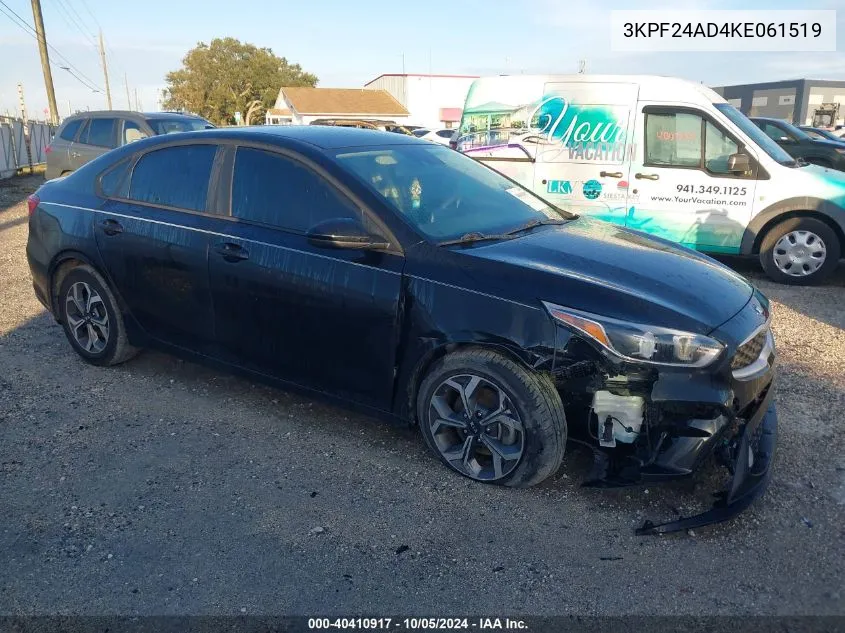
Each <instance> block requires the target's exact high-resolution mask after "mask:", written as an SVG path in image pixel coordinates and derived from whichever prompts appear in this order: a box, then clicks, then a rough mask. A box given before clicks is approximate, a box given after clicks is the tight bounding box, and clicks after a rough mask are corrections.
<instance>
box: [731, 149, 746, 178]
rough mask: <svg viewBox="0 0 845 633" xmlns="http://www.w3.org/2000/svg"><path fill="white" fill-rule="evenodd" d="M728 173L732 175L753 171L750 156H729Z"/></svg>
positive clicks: (740, 154) (738, 154)
mask: <svg viewBox="0 0 845 633" xmlns="http://www.w3.org/2000/svg"><path fill="white" fill-rule="evenodd" d="M728 171H729V172H731V173H744V172H746V171H751V159H750V158H749V157H748V154H742V153H737V154H731V155H730V156H728Z"/></svg>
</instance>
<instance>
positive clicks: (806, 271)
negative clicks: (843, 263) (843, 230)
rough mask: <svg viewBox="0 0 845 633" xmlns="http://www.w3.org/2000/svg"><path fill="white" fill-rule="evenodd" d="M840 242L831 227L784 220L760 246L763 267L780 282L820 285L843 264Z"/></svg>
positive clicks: (805, 220)
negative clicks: (840, 256) (840, 260)
mask: <svg viewBox="0 0 845 633" xmlns="http://www.w3.org/2000/svg"><path fill="white" fill-rule="evenodd" d="M839 255H840V244H839V239H838V238H837V236H836V233H834V231H833V229H831V228H830V227H829V226H828V225H827V224H825V223H824V222H822V221H821V220H816V219H815V218H808V217H796V218H789V219H788V220H784V221H783V222H781V223H780V224H777V225H775V226H774V227H772V228H771V229H770V230H769V232H768V233H766V235H765V237H764V238H763V242H762V243H761V245H760V263H761V264H762V266H763V270H765V271H766V274H767V275H768V276H769V277H771V278H772V279H774V280H775V281H777V282H780V283H783V284H793V285H811V284H816V283H819V282H821V281H822V280H824V279H825V278H826V277H828V276H829V275H830V274H831V273H832V272H833V271H834V270H835V269H836V266H837V265H838V264H839Z"/></svg>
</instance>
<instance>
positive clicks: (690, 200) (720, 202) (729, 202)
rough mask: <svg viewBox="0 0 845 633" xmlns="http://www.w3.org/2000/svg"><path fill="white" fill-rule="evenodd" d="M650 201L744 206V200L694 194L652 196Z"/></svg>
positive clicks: (745, 203)
mask: <svg viewBox="0 0 845 633" xmlns="http://www.w3.org/2000/svg"><path fill="white" fill-rule="evenodd" d="M651 201H652V202H676V203H679V204H714V205H716V206H720V207H744V206H746V205H747V204H748V203H747V202H746V201H745V200H719V199H718V198H697V197H695V196H652V197H651Z"/></svg>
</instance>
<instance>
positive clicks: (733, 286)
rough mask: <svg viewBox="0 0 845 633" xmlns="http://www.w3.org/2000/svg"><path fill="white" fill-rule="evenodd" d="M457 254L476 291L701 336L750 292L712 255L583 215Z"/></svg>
mask: <svg viewBox="0 0 845 633" xmlns="http://www.w3.org/2000/svg"><path fill="white" fill-rule="evenodd" d="M454 252H455V254H456V255H458V256H459V257H460V258H461V259H462V260H463V261H462V262H461V267H462V268H463V269H464V271H465V272H467V273H468V274H469V275H470V277H471V278H472V280H473V281H474V283H475V284H476V288H477V289H479V290H482V291H485V292H490V293H492V294H495V295H496V296H500V297H502V298H506V299H510V300H514V301H520V302H523V303H530V304H532V305H538V302H539V301H541V300H542V301H549V302H552V303H557V304H560V305H563V306H568V307H571V308H576V309H579V310H583V311H587V312H593V313H596V314H602V315H605V316H611V317H615V318H620V319H625V320H628V321H632V322H639V323H643V324H649V325H661V326H664V327H672V328H677V329H682V330H686V331H693V332H697V333H702V334H706V333H709V332H711V331H712V330H714V329H715V328H716V327H718V326H719V325H721V324H722V323H724V322H725V321H727V320H728V319H730V318H731V317H732V316H734V315H735V314H736V313H737V312H739V311H740V310H741V309H742V308H743V306H745V304H746V303H748V300H749V299H750V298H751V295H752V292H753V288H752V286H751V285H750V284H749V283H748V282H747V281H745V279H743V278H742V277H741V276H739V275H738V274H736V273H735V272H733V271H732V270H730V269H729V268H727V267H726V266H723V265H722V264H720V263H718V262H716V261H715V260H713V259H711V258H709V257H706V256H704V255H701V254H699V253H696V252H695V251H692V250H690V249H687V248H684V247H682V246H679V245H678V244H674V243H672V242H668V241H666V240H663V239H659V238H655V237H651V236H648V235H646V234H644V233H640V232H638V231H632V230H629V229H625V228H622V227H618V226H615V225H612V224H608V223H606V222H600V221H596V220H590V219H586V218H579V219H577V220H573V221H571V222H568V223H566V224H562V225H557V226H555V225H552V226H545V227H541V228H537V229H535V230H533V231H532V232H531V233H528V234H526V235H524V236H522V237H519V238H516V239H511V240H503V241H499V242H491V243H479V244H478V245H476V246H473V247H470V248H458V249H456V250H455V251H454Z"/></svg>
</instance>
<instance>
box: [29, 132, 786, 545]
mask: <svg viewBox="0 0 845 633" xmlns="http://www.w3.org/2000/svg"><path fill="white" fill-rule="evenodd" d="M28 204H29V210H30V217H29V239H28V243H27V258H28V261H29V266H30V270H31V272H32V277H33V285H34V290H35V294H36V296H37V297H38V299H39V300H40V301H41V302H42V303H43V304H44V305H45V306H46V307H47V309H48V310H49V311H50V312H51V313H52V314H53V316H54V317H55V318H56V319H57V321H58V322H59V323H61V324H62V327H63V328H64V332H65V334H66V336H67V339H68V341H69V343H70V345H71V347H72V348H73V349H74V351H75V352H76V353H77V354H79V355H80V356H81V357H82V358H83V359H84V360H86V361H87V362H89V363H92V364H94V365H114V364H117V363H120V362H123V361H125V360H128V359H129V358H131V357H132V356H133V355H134V354H135V352H136V351H137V350H138V348H140V347H143V346H154V347H161V348H164V349H167V350H170V351H171V352H174V353H177V354H182V355H187V356H188V357H191V358H196V359H198V360H207V361H209V362H211V361H212V359H213V362H215V363H216V364H218V365H220V364H223V365H226V366H228V367H230V368H234V369H237V370H238V371H241V372H246V373H248V374H249V375H251V376H254V377H256V378H260V379H263V380H268V381H271V382H274V383H276V384H278V385H282V386H286V387H293V388H296V389H299V390H302V391H305V392H307V393H309V394H311V395H312V396H313V395H319V396H321V397H325V398H333V399H334V400H335V401H339V402H342V403H345V404H346V405H349V406H354V407H356V408H358V409H362V410H364V411H367V412H369V413H372V414H376V415H379V416H382V417H385V418H388V419H392V420H396V421H401V422H403V423H417V424H418V425H419V427H420V430H421V432H422V435H423V438H424V439H425V442H426V443H427V444H428V446H429V448H430V449H431V450H432V451H433V452H434V454H435V455H436V456H437V457H438V458H439V459H440V460H441V461H442V462H443V463H444V464H445V465H446V466H447V467H449V468H451V469H452V470H454V471H455V472H457V473H460V474H461V475H464V476H466V477H468V478H470V479H473V480H475V481H480V482H486V483H495V484H503V485H507V486H530V485H534V484H537V483H539V482H541V481H543V480H544V479H546V478H548V477H550V476H551V475H553V474H554V473H555V472H557V470H558V469H559V467H560V465H561V461H562V459H563V455H564V449H565V447H566V442H567V438H568V437H569V436H570V434H571V436H572V437H574V438H577V440H578V441H580V442H582V443H586V444H588V445H589V446H590V447H591V449H592V450H593V451H594V455H595V457H594V468H593V471H592V472H591V473H590V475H589V476H588V478H587V484H588V485H592V486H599V487H608V486H610V487H616V486H627V485H633V484H642V483H656V482H660V481H666V480H669V479H674V478H685V477H688V476H689V475H690V474H692V473H693V472H694V471H696V470H698V469H699V467H700V466H702V465H704V464H709V463H710V461H711V460H710V458H711V457H713V458H715V460H716V461H717V462H718V463H720V464H722V465H723V466H724V467H725V468H726V470H727V474H729V477H730V483H729V484H728V486H727V488H726V489H725V490H723V491H721V493H722V494H720V496H718V500H717V502H716V504H715V505H714V506H713V508H712V509H710V510H708V511H707V512H705V513H703V514H700V515H697V516H691V517H686V518H683V519H678V520H674V521H672V522H670V523H668V524H663V525H653V524H650V523H647V524H646V525H643V526H642V528H641V529H640V531H641V533H659V532H667V531H674V530H682V529H687V528H693V527H696V526H699V525H706V524H709V523H714V522H717V521H723V520H725V519H727V518H730V517H731V516H734V515H735V514H737V513H738V512H741V511H742V510H743V509H744V508H746V507H747V506H748V505H749V503H751V501H752V500H753V499H755V498H757V497H758V496H759V495H761V494H762V493H763V491H764V490H765V488H766V485H767V483H768V480H769V477H770V473H771V471H770V468H769V466H770V464H771V460H772V456H773V454H774V446H775V436H776V427H777V415H776V412H775V405H774V402H773V394H774V388H773V387H772V381H773V379H774V375H775V372H776V368H775V350H774V342H773V338H772V334H771V332H770V329H769V322H770V310H769V302H768V301H767V300H766V298H765V297H764V296H763V295H761V294H760V293H759V292H758V291H757V290H755V289H754V288H753V287H752V286H751V285H750V284H749V283H748V282H747V281H746V280H745V279H744V278H743V277H741V276H740V275H738V274H736V273H734V272H733V271H731V270H730V269H728V268H726V267H725V266H723V265H721V264H719V263H718V262H715V261H714V260H712V259H710V258H708V257H706V256H704V255H700V254H698V253H695V252H694V251H691V250H689V249H686V248H683V247H681V246H678V245H674V244H671V243H669V242H667V241H666V240H661V239H657V238H653V237H650V236H648V235H645V234H644V233H640V232H637V231H632V230H629V229H626V228H624V227H619V226H613V225H611V224H608V223H605V222H598V221H596V220H593V219H589V218H584V217H578V216H575V215H572V214H570V213H567V212H566V211H563V210H561V209H558V208H555V207H552V206H550V204H549V203H548V202H546V201H545V200H543V199H542V198H540V197H538V196H536V195H535V194H533V193H531V191H530V190H528V189H526V188H524V187H522V186H520V185H517V184H516V183H514V182H513V181H512V180H509V179H507V178H505V177H503V176H502V175H501V174H499V173H497V172H495V171H494V170H492V169H490V168H488V167H486V166H484V165H481V164H479V163H478V162H476V161H473V160H472V159H470V158H468V157H466V156H463V155H461V154H460V153H458V152H454V151H452V150H449V149H448V148H446V147H441V146H438V145H435V144H433V143H423V142H420V141H418V140H416V139H414V138H411V137H410V136H401V135H398V134H387V133H384V132H375V131H371V130H360V129H349V128H341V127H320V126H291V127H278V126H264V127H261V128H230V129H223V130H209V131H204V132H195V133H188V134H182V135H178V136H175V137H173V138H162V137H158V138H149V139H146V140H144V141H141V142H138V143H133V144H130V145H128V146H125V147H122V148H119V149H117V150H115V151H113V152H110V153H109V154H107V155H105V156H102V157H100V158H98V159H97V160H95V161H93V162H91V163H89V164H88V165H86V166H84V167H83V168H82V169H80V170H78V171H77V172H76V173H74V174H71V175H70V176H69V177H67V178H64V179H60V180H56V181H52V182H48V183H46V184H45V185H43V186H42V187H41V188H40V189H39V190H38V191H37V192H36V193H35V194H34V195H32V196H31V197H30V198H29V200H28ZM233 220H236V221H233ZM139 262H142V263H143V270H142V271H139V269H138V265H139ZM667 271H671V272H670V273H667ZM336 418H337V420H338V422H339V423H341V422H340V420H341V418H340V416H336ZM292 450H295V449H292Z"/></svg>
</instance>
